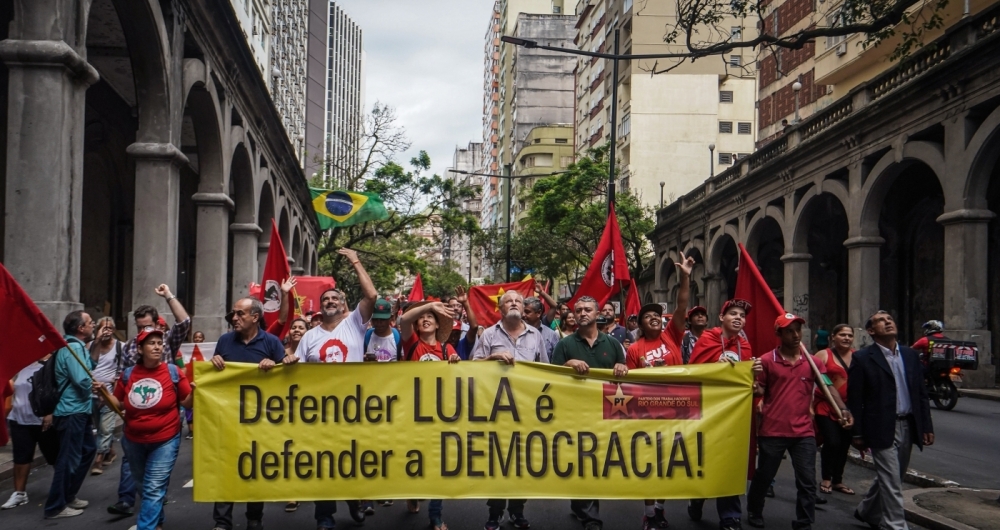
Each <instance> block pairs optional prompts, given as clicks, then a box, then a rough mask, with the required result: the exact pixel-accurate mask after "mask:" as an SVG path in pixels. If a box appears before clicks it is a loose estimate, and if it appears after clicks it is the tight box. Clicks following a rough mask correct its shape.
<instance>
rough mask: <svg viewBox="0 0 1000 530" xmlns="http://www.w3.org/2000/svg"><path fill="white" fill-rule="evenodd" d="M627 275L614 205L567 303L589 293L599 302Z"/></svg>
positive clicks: (615, 291) (605, 299)
mask: <svg viewBox="0 0 1000 530" xmlns="http://www.w3.org/2000/svg"><path fill="white" fill-rule="evenodd" d="M630 279H631V276H630V274H629V271H628V259H627V258H626V257H625V246H624V245H623V244H622V232H621V229H620V228H619V227H618V216H616V215H615V210H614V208H611V211H610V212H608V222H607V224H606V225H605V226H604V233H603V234H601V242H600V243H599V244H598V245H597V251H596V252H594V257H593V259H591V261H590V266H589V267H587V272H586V274H584V275H583V280H582V281H581V282H580V287H579V288H578V289H577V290H576V292H575V293H573V298H572V299H571V300H570V301H569V306H570V307H571V308H572V307H573V305H574V304H575V303H576V300H577V299H578V298H580V297H581V296H592V297H593V298H594V299H595V300H597V304H598V306H600V305H602V304H604V302H607V301H608V299H610V298H611V297H612V296H613V295H615V294H617V293H619V292H620V291H621V287H622V285H623V284H622V282H628V281H630Z"/></svg>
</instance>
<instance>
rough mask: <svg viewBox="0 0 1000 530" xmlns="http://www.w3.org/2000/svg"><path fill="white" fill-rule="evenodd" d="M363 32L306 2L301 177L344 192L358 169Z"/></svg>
mask: <svg viewBox="0 0 1000 530" xmlns="http://www.w3.org/2000/svg"><path fill="white" fill-rule="evenodd" d="M363 44H364V43H363V39H362V31H361V28H360V27H359V26H358V25H357V24H355V23H354V21H353V20H351V18H350V17H349V16H348V15H347V13H345V12H344V10H343V9H341V8H340V6H338V5H337V4H336V3H335V2H332V1H330V0H309V66H308V81H309V86H308V89H307V96H308V106H307V110H306V130H305V152H306V155H305V170H306V171H305V173H306V176H307V177H309V178H311V177H313V176H316V175H318V174H322V175H323V176H324V178H325V179H326V182H327V186H330V187H343V186H344V185H345V184H346V181H347V179H348V178H349V177H351V176H354V174H355V172H356V171H357V169H358V166H359V159H358V157H359V148H360V145H359V143H358V141H359V138H360V134H361V131H362V130H363V120H364V112H365V110H364V106H365V100H364V90H365V88H364V87H365V72H364V64H365V52H364V46H363Z"/></svg>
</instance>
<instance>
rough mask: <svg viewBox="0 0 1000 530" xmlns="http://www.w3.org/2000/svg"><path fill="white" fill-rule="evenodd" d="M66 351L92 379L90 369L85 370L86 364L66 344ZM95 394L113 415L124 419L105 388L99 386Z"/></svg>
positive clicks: (92, 374)
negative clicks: (113, 412) (98, 395)
mask: <svg viewBox="0 0 1000 530" xmlns="http://www.w3.org/2000/svg"><path fill="white" fill-rule="evenodd" d="M66 349H68V350H69V353H70V354H71V355H72V356H73V358H74V359H76V362H78V363H80V367H82V368H83V370H84V371H85V372H87V375H89V376H90V378H91V379H93V378H94V373H93V372H91V371H90V368H87V365H86V364H83V360H81V359H80V358H79V357H77V356H76V353H75V352H73V348H70V347H69V344H67V345H66ZM97 393H98V394H100V395H101V398H102V399H103V400H104V402H105V403H107V405H108V406H109V407H111V410H113V411H115V414H117V415H119V416H121V418H122V419H125V413H124V412H123V411H122V409H120V408H119V407H118V406H117V405H116V404H115V402H114V401H113V400H112V399H111V393H110V392H108V389H107V387H105V386H104V385H101V388H99V389H97Z"/></svg>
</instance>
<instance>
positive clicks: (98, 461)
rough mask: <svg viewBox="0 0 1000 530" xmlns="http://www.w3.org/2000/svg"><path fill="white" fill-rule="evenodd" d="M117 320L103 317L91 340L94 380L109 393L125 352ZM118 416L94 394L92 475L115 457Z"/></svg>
mask: <svg viewBox="0 0 1000 530" xmlns="http://www.w3.org/2000/svg"><path fill="white" fill-rule="evenodd" d="M114 333H115V321H114V319H113V318H111V317H104V318H101V319H100V320H98V321H97V332H96V337H95V338H94V341H93V342H91V343H90V348H89V349H90V358H91V359H92V360H93V361H94V372H93V374H94V380H95V381H99V382H101V383H104V386H105V388H107V389H108V392H111V391H113V390H114V384H115V381H117V380H118V375H119V373H120V371H119V370H118V367H119V366H120V361H121V357H122V355H123V354H124V353H123V351H122V345H121V343H119V342H118V339H116V338H115V335H114ZM117 419H118V415H117V414H115V411H114V410H112V409H111V407H109V406H108V405H107V404H106V403H104V402H103V401H102V400H101V399H100V398H99V397H98V396H97V395H95V396H94V426H96V427H97V458H95V459H94V465H93V467H92V469H91V470H90V474H91V475H100V474H103V473H104V466H103V464H104V462H105V461H107V462H108V464H110V463H111V462H113V461H114V459H115V449H114V441H115V440H114V434H115V432H114V431H115V421H116V420H117Z"/></svg>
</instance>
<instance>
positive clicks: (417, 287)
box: [407, 272, 424, 302]
mask: <svg viewBox="0 0 1000 530" xmlns="http://www.w3.org/2000/svg"><path fill="white" fill-rule="evenodd" d="M423 299H424V282H423V280H421V279H420V273H419V272H418V273H417V279H415V280H413V288H412V289H410V296H409V298H407V301H409V302H420V301H421V300H423Z"/></svg>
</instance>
